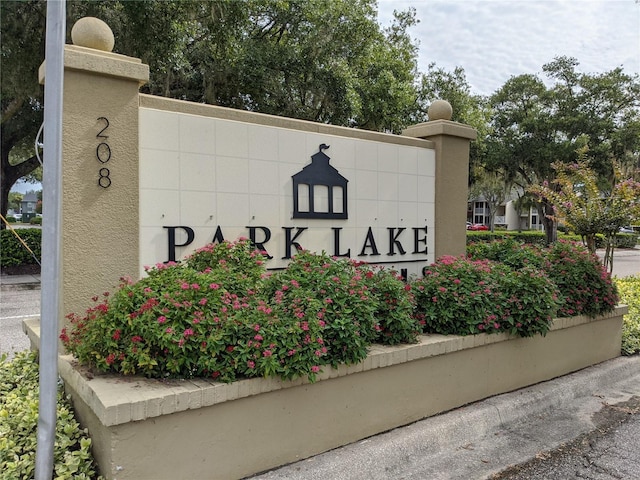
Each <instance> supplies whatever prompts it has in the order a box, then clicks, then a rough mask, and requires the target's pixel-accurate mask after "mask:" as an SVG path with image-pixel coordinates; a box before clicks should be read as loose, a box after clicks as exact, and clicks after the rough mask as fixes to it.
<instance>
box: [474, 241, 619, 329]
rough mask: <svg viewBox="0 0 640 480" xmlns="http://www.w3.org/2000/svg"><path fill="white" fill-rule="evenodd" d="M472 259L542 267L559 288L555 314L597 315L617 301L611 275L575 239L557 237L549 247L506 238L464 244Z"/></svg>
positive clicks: (513, 265) (569, 315) (516, 265)
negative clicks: (556, 240) (573, 240)
mask: <svg viewBox="0 0 640 480" xmlns="http://www.w3.org/2000/svg"><path fill="white" fill-rule="evenodd" d="M467 255H468V256H469V258H471V259H475V260H478V259H489V260H494V261H498V262H501V263H504V264H507V265H509V266H510V267H512V268H514V269H520V268H522V267H524V266H532V267H536V268H539V269H541V270H543V271H544V272H545V273H546V274H547V276H548V277H549V278H550V279H551V280H552V281H553V282H554V283H555V284H556V286H557V287H558V289H559V297H560V302H561V304H560V308H559V310H558V316H560V317H571V316H573V315H589V316H596V315H601V314H603V313H606V312H610V311H612V310H613V308H614V307H615V306H616V304H617V302H618V296H617V293H616V288H615V285H614V284H613V282H612V280H611V276H610V275H609V274H608V273H607V271H606V269H605V268H604V266H603V265H602V264H601V263H600V261H599V260H598V258H597V257H596V256H595V255H592V254H590V253H589V251H588V250H587V248H586V247H584V246H582V245H580V244H579V243H576V242H569V241H565V240H560V241H558V242H556V243H554V244H553V245H552V246H551V247H549V248H542V247H539V246H535V245H524V244H521V243H520V242H517V241H515V240H511V239H507V240H501V241H496V242H490V243H480V242H478V243H473V244H470V245H468V246H467Z"/></svg>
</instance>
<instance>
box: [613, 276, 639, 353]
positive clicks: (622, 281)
mask: <svg viewBox="0 0 640 480" xmlns="http://www.w3.org/2000/svg"><path fill="white" fill-rule="evenodd" d="M615 283H616V286H617V287H618V291H619V292H620V301H621V302H622V303H625V304H627V305H628V306H629V313H628V314H626V315H625V316H624V323H623V324H622V354H623V355H634V354H636V353H640V275H636V276H633V277H626V278H616V279H615Z"/></svg>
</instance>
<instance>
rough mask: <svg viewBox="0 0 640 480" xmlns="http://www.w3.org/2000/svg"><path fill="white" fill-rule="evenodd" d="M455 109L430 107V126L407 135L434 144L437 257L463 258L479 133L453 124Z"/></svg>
mask: <svg viewBox="0 0 640 480" xmlns="http://www.w3.org/2000/svg"><path fill="white" fill-rule="evenodd" d="M451 113H452V110H451V105H449V103H448V102H446V101H444V100H436V101H435V102H433V103H432V104H431V106H430V107H429V111H428V114H429V120H430V121H429V122H426V123H421V124H418V125H413V126H411V127H409V128H407V129H406V130H404V131H403V132H402V134H403V135H405V136H408V137H414V138H423V139H426V140H431V141H432V142H434V144H435V147H436V149H435V150H436V181H435V188H436V192H435V219H434V220H435V227H434V228H435V256H436V258H438V257H441V256H443V255H454V256H457V255H463V254H464V253H465V251H466V218H467V202H468V195H467V192H468V188H469V185H468V182H469V144H470V142H471V140H475V139H476V136H477V134H476V131H475V130H474V129H473V128H471V127H469V126H468V125H463V124H461V123H457V122H452V121H451Z"/></svg>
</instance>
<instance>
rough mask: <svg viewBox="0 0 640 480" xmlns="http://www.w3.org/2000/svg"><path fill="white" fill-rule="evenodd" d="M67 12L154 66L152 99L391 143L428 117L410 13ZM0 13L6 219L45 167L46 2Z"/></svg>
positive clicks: (257, 2) (101, 5) (256, 7)
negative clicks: (93, 21)
mask: <svg viewBox="0 0 640 480" xmlns="http://www.w3.org/2000/svg"><path fill="white" fill-rule="evenodd" d="M66 6H67V31H68V32H67V33H69V32H70V30H71V28H72V27H73V25H74V23H75V21H77V20H78V19H80V18H81V17H83V16H94V17H98V18H101V19H102V20H104V21H105V22H107V23H108V24H109V25H110V27H111V28H112V30H113V31H114V36H115V39H116V45H115V49H114V50H115V52H117V53H121V54H125V55H129V56H132V57H137V58H141V59H142V61H143V62H145V63H146V64H148V65H149V66H150V80H149V83H148V84H147V85H146V86H144V87H143V89H142V91H143V92H146V93H151V94H154V95H161V96H165V97H171V98H179V99H182V100H189V101H194V102H202V103H208V104H213V105H221V106H226V107H231V108H238V109H243V110H249V111H255V112H261V113H268V114H274V115H281V116H287V117H292V118H299V119H303V120H311V121H315V122H321V123H330V124H333V125H342V126H351V127H357V128H363V129H367V130H376V131H385V132H395V133H399V132H400V131H401V130H402V129H403V128H404V127H406V126H408V125H409V124H411V123H414V122H415V121H416V119H423V118H424V114H423V112H422V106H421V105H420V104H419V102H418V101H417V99H418V97H419V91H418V88H417V83H418V71H417V46H416V43H415V41H414V40H413V39H412V38H411V37H410V35H409V34H408V29H409V28H410V27H411V26H412V25H414V24H415V23H416V22H417V20H416V19H415V11H414V10H411V9H409V10H407V11H404V12H397V13H396V14H395V17H394V20H393V22H392V23H391V25H389V26H388V27H386V28H383V27H381V26H380V25H379V24H378V22H377V10H376V2H375V0H355V1H353V0H305V1H295V0H281V1H271V0H251V1H242V2H241V1H226V0H214V1H206V2H203V1H197V0H167V1H161V2H159V1H152V0H144V1H135V2H133V1H123V0H103V1H100V2H86V1H80V0H70V1H67V2H66ZM0 10H1V11H0V19H1V22H2V25H1V30H2V33H3V35H2V45H1V48H2V60H3V67H4V68H3V75H2V96H1V98H2V135H0V137H1V139H2V148H1V152H2V158H1V166H2V174H1V175H0V180H1V185H0V213H2V214H3V215H4V214H5V213H6V211H7V203H8V192H9V190H10V188H11V186H12V185H13V184H14V183H15V181H16V180H17V179H19V178H21V177H24V176H25V175H27V174H29V173H30V172H32V171H33V170H34V169H35V168H36V167H37V166H38V165H39V164H38V161H37V159H36V157H35V155H34V154H33V138H34V137H35V135H36V132H37V130H38V127H39V126H40V124H41V122H42V115H43V113H42V106H43V92H42V88H41V86H40V85H38V75H37V72H38V67H39V65H40V64H41V63H42V60H43V59H44V38H45V37H44V31H45V11H46V1H45V0H32V1H25V2H0ZM68 36H69V35H68ZM150 39H152V41H150ZM418 121H419V120H418Z"/></svg>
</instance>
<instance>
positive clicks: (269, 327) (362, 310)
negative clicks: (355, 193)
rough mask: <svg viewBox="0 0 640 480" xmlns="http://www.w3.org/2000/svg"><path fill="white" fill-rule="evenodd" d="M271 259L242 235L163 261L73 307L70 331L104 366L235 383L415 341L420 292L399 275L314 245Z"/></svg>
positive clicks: (303, 372) (77, 350)
mask: <svg viewBox="0 0 640 480" xmlns="http://www.w3.org/2000/svg"><path fill="white" fill-rule="evenodd" d="M263 262H264V259H263V257H262V255H261V254H260V252H257V251H256V250H254V249H253V247H252V246H251V244H250V242H249V241H247V240H241V241H238V242H236V243H229V242H224V243H221V244H218V245H210V246H207V247H205V248H203V249H200V250H198V251H197V252H196V253H195V254H194V255H192V256H191V257H190V258H189V259H187V260H186V262H184V263H182V264H175V263H174V264H170V265H157V266H156V267H155V268H153V269H150V270H149V271H148V272H147V273H148V277H146V278H143V279H142V280H140V281H138V282H136V283H132V282H127V281H124V282H123V283H122V285H121V286H120V288H119V289H118V290H117V291H116V292H115V293H114V295H112V296H109V295H105V296H103V297H102V298H98V297H95V298H94V301H95V302H96V304H95V306H94V307H91V308H90V309H89V310H88V311H87V312H86V313H85V314H84V315H82V316H80V315H73V314H72V315H70V316H69V317H68V318H69V320H70V321H71V328H70V329H69V330H68V331H67V329H64V330H63V332H62V334H61V339H62V341H63V343H64V344H65V347H66V348H67V349H68V350H69V351H70V352H72V353H73V354H74V355H75V356H76V357H77V358H78V359H79V360H80V361H81V362H83V363H86V364H89V365H92V366H94V367H95V368H96V369H97V370H98V371H111V372H117V373H123V374H144V375H147V376H150V377H156V378H162V377H180V378H185V377H186V378H188V377H193V376H197V377H203V376H208V377H212V378H215V379H219V380H221V381H225V382H232V381H234V380H236V379H238V378H249V377H259V376H277V377H280V378H283V379H291V378H295V377H299V376H306V377H308V378H309V379H310V380H312V381H313V380H314V379H315V376H316V374H317V373H318V372H319V371H320V368H321V366H323V365H337V364H339V363H356V362H359V361H361V360H363V359H364V358H365V357H366V355H367V351H368V347H369V345H370V344H371V342H372V341H376V340H377V341H382V342H384V343H398V342H404V341H414V340H415V338H416V335H417V331H418V328H417V324H416V322H415V320H414V319H413V318H412V313H413V309H412V303H411V293H410V292H409V291H408V289H407V288H406V286H405V285H404V283H402V282H401V281H400V280H399V279H398V278H397V277H396V276H395V275H394V274H393V273H390V272H377V271H375V270H374V269H372V268H371V267H368V266H366V265H360V264H357V263H355V262H353V261H351V260H347V259H337V260H336V259H332V258H330V257H329V256H327V255H325V254H320V255H316V254H311V253H308V252H299V253H298V255H296V257H295V258H294V259H293V260H292V262H291V263H290V265H289V267H288V268H287V269H286V270H282V271H279V272H276V273H274V274H272V275H267V273H266V271H265V270H264V266H263ZM376 314H379V315H381V316H384V318H383V319H381V320H378V319H377V317H376Z"/></svg>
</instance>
